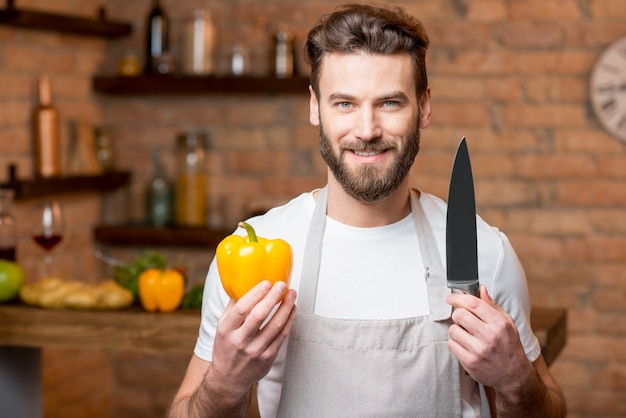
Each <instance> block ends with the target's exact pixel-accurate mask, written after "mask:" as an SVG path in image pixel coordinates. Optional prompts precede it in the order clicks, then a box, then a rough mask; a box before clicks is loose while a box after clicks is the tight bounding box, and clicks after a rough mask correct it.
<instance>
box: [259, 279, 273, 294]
mask: <svg viewBox="0 0 626 418" xmlns="http://www.w3.org/2000/svg"><path fill="white" fill-rule="evenodd" d="M271 288H272V283H270V281H269V280H264V281H262V282H261V289H263V291H264V292H269V290H270V289H271Z"/></svg>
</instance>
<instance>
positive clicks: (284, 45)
mask: <svg viewBox="0 0 626 418" xmlns="http://www.w3.org/2000/svg"><path fill="white" fill-rule="evenodd" d="M272 59H273V66H272V68H273V73H274V74H273V75H274V76H275V77H277V78H290V77H293V75H294V71H295V69H294V67H295V64H294V63H295V59H294V35H293V32H291V31H290V30H289V29H288V28H287V27H286V26H284V25H281V26H280V27H279V28H278V30H277V31H276V33H275V34H274V47H273V57H272Z"/></svg>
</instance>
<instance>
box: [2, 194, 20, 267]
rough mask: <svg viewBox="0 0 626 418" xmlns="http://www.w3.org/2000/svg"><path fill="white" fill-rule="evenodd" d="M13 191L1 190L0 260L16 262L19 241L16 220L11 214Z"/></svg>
mask: <svg viewBox="0 0 626 418" xmlns="http://www.w3.org/2000/svg"><path fill="white" fill-rule="evenodd" d="M13 196H14V194H13V190H11V189H0V258H1V259H4V260H10V261H15V260H16V254H15V246H16V241H17V235H16V232H17V231H16V226H15V219H13V215H12V214H11V205H12V204H13Z"/></svg>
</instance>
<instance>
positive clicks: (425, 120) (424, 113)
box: [419, 87, 430, 129]
mask: <svg viewBox="0 0 626 418" xmlns="http://www.w3.org/2000/svg"><path fill="white" fill-rule="evenodd" d="M419 106H420V128H421V129H425V128H428V125H430V87H427V88H426V92H425V93H424V95H423V96H422V98H421V99H420V103H419Z"/></svg>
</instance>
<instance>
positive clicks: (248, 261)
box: [216, 222, 293, 300]
mask: <svg viewBox="0 0 626 418" xmlns="http://www.w3.org/2000/svg"><path fill="white" fill-rule="evenodd" d="M238 226H239V227H240V228H244V229H245V230H246V232H247V236H246V237H242V236H239V235H229V236H227V237H226V238H224V239H223V240H222V241H221V242H220V243H219V244H218V246H217V250H216V258H217V270H218V272H219V274H220V279H221V280H222V286H224V290H226V293H227V294H228V296H230V297H231V298H232V299H235V300H237V299H239V298H241V297H242V296H243V295H245V294H246V293H247V292H248V291H249V290H250V289H252V288H253V287H254V286H256V285H257V284H258V283H260V282H262V281H263V280H269V281H270V282H272V283H276V282H278V281H283V282H285V283H287V285H289V280H290V278H291V277H290V276H291V268H292V265H293V253H292V250H291V246H290V245H289V244H288V243H287V242H286V241H285V240H282V239H266V238H262V237H257V235H256V232H255V231H254V228H252V226H251V225H249V224H247V223H245V222H240V223H239V225H238Z"/></svg>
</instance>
